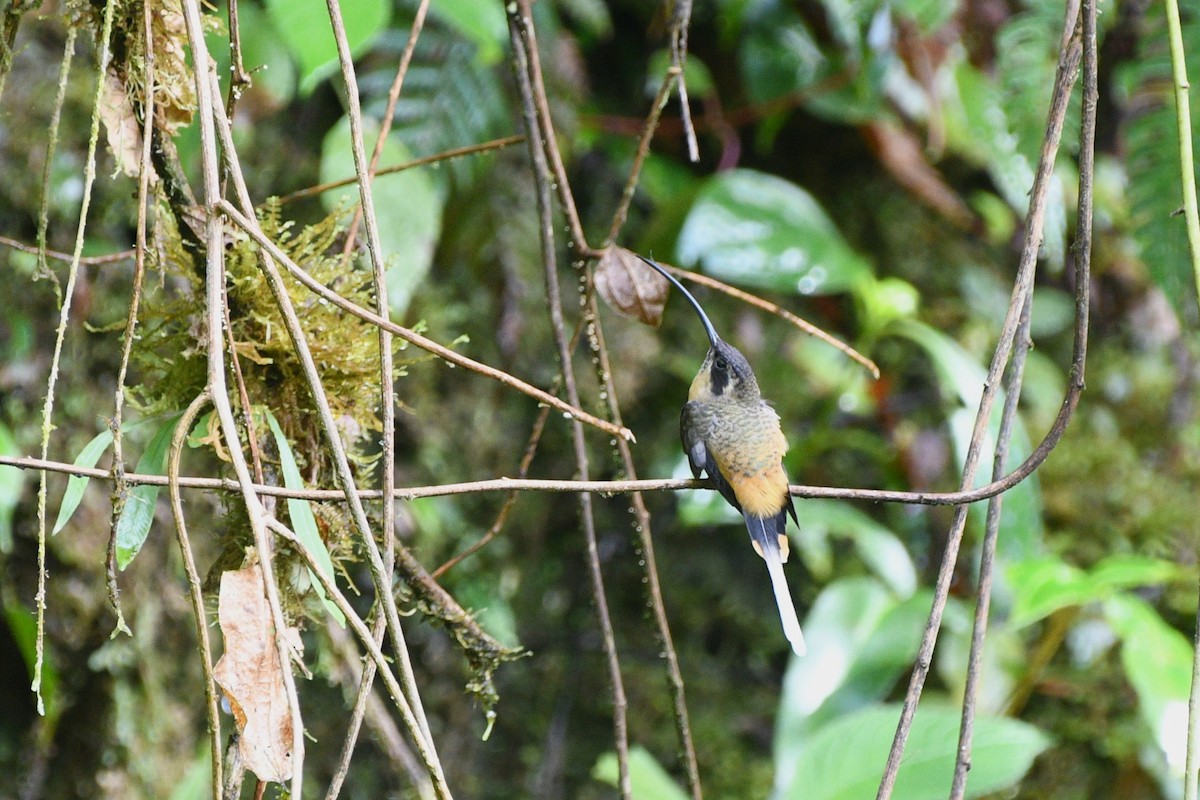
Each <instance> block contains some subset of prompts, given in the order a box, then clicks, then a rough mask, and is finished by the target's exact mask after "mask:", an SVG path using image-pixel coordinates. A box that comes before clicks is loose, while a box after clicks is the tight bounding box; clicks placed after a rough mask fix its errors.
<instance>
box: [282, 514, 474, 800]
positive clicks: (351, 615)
mask: <svg viewBox="0 0 1200 800" xmlns="http://www.w3.org/2000/svg"><path fill="white" fill-rule="evenodd" d="M267 525H268V527H270V528H271V530H273V531H274V532H275V533H277V534H278V535H279V536H281V537H282V538H283V539H285V540H286V541H287V542H288V543H289V544H290V545H291V546H292V548H293V549H294V550H295V551H296V552H297V553H299V554H300V556H301V557H302V558H303V559H304V561H305V563H306V564H307V565H308V568H309V569H310V570H311V571H312V574H313V575H315V576H316V578H317V580H318V581H319V582H320V584H321V586H323V587H324V588H325V594H326V595H327V596H328V597H329V599H330V600H332V601H333V604H334V605H336V606H337V607H338V609H339V610H340V611H341V612H342V614H343V615H344V616H345V617H346V623H347V624H348V625H349V626H350V628H351V630H353V631H354V635H355V636H357V637H358V640H359V642H360V643H361V644H362V645H363V647H364V648H365V649H366V651H367V653H368V655H370V657H371V659H372V661H373V662H374V663H375V665H376V667H378V668H379V674H380V676H381V677H382V678H383V685H384V686H385V687H386V688H387V691H388V694H389V695H390V696H391V698H392V702H393V703H394V704H395V706H396V708H397V709H398V710H399V711H400V716H401V717H403V719H404V724H405V727H407V728H408V730H409V731H410V732H412V731H414V730H417V731H419V730H420V724H419V723H418V722H417V719H416V717H415V716H414V714H413V709H412V706H410V705H409V704H408V700H407V699H406V697H405V693H404V691H403V690H402V689H401V688H400V684H399V683H397V682H396V676H394V675H393V674H392V672H391V670H390V669H388V666H387V659H386V658H385V656H384V655H383V651H382V650H380V649H379V646H378V645H377V644H375V640H374V638H372V636H371V631H370V630H368V629H367V626H366V623H364V622H363V621H362V617H360V616H358V613H357V612H356V611H355V610H354V607H353V606H351V605H350V602H349V601H348V600H346V595H344V594H342V590H341V589H339V588H338V586H337V584H336V583H334V581H333V578H331V577H330V576H329V575H327V574H326V573H325V568H324V567H323V566H321V564H320V563H319V562H318V561H317V559H316V558H315V557H314V556H313V554H312V553H311V552H310V551H309V550H308V548H307V547H305V546H304V543H303V542H301V541H300V540H299V539H297V538H296V534H295V533H293V532H292V531H291V530H290V529H289V528H288V527H287V526H286V525H284V524H283V523H282V522H280V521H279V520H277V519H268V520H267ZM413 739H414V741H415V742H416V745H417V752H418V753H419V754H420V755H421V760H422V761H423V762H424V763H425V768H426V769H427V770H428V771H429V774H430V777H431V778H432V779H433V786H434V789H435V790H436V791H437V796H438V797H439V798H441V800H449V798H450V789H449V787H447V786H446V779H445V778H444V777H443V776H442V774H441V766H440V764H441V762H439V761H438V759H437V754H436V753H434V752H433V751H432V750H431V749H430V748H429V746H428V743H427V742H426V741H425V738H424V737H422V736H415V737H413Z"/></svg>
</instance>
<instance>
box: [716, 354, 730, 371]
mask: <svg viewBox="0 0 1200 800" xmlns="http://www.w3.org/2000/svg"><path fill="white" fill-rule="evenodd" d="M716 364H717V369H725V368H726V367H728V366H729V362H727V361H726V360H725V359H724V358H722V357H721V356H717V361H716Z"/></svg>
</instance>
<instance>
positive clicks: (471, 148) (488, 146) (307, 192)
mask: <svg viewBox="0 0 1200 800" xmlns="http://www.w3.org/2000/svg"><path fill="white" fill-rule="evenodd" d="M523 141H525V137H524V136H520V135H518V136H504V137H502V138H500V139H492V140H491V141H489V142H482V143H481V144H469V145H466V146H464V147H455V148H454V149H452V150H443V151H442V152H440V153H434V154H433V155H431V156H422V157H420V158H414V159H413V160H412V161H405V162H404V163H403V164H396V165H394V166H391V167H384V168H383V169H381V170H376V171H375V173H374V174H375V177H377V178H378V177H382V176H383V175H391V174H393V173H396V172H403V171H404V170H406V169H412V168H413V167H423V166H425V165H426V164H437V163H440V162H442V161H450V160H451V159H455V158H462V157H463V156H473V155H478V154H480V153H487V152H490V151H492V150H503V149H504V148H505V147H510V146H512V145H514V144H520V143H521V142H523ZM356 183H358V176H357V175H355V176H354V177H352V178H342V179H341V180H337V181H330V182H329V183H321V184H318V185H316V186H309V187H308V188H307V189H300V190H298V191H295V192H292V193H291V194H285V195H283V196H282V197H280V198H279V202H280V203H281V204H284V203H290V202H292V201H293V200H301V199H303V198H305V197H316V196H317V195H319V194H323V193H325V192H331V191H333V190H334V189H341V188H342V187H343V186H352V185H354V184H356ZM0 241H3V240H0Z"/></svg>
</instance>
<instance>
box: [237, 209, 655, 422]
mask: <svg viewBox="0 0 1200 800" xmlns="http://www.w3.org/2000/svg"><path fill="white" fill-rule="evenodd" d="M220 209H221V212H222V213H223V214H225V215H226V216H228V217H229V218H230V219H231V220H233V221H234V222H235V223H237V225H238V226H239V227H240V228H241V229H242V230H244V231H245V232H246V233H247V234H248V235H249V236H250V238H251V239H253V240H254V241H256V242H258V244H259V246H260V247H262V248H263V249H264V250H265V251H266V252H267V253H269V254H270V256H271V258H273V259H274V260H276V261H278V262H279V263H280V264H282V265H283V266H284V267H285V268H286V269H287V271H288V272H290V273H291V274H292V276H294V277H295V278H296V280H298V281H300V283H302V284H304V285H305V286H306V287H308V288H309V289H311V290H312V291H313V292H315V293H316V294H318V295H320V296H321V297H324V298H325V299H326V300H328V301H329V302H331V303H333V304H334V305H336V306H337V307H339V308H341V309H343V310H345V311H348V312H350V313H351V314H353V315H354V316H356V317H358V318H359V319H362V320H365V321H367V322H370V323H371V324H372V325H377V326H379V327H381V328H385V329H386V330H388V331H390V332H391V333H394V334H396V335H397V336H399V337H400V338H401V339H404V340H405V341H406V342H409V343H410V344H414V345H416V346H417V347H419V348H421V349H422V350H425V351H427V352H430V353H433V354H434V355H435V356H438V357H439V358H441V359H442V360H444V361H448V362H450V363H451V364H455V365H457V366H460V367H464V368H466V369H468V370H470V371H472V372H477V373H479V374H480V375H485V376H487V377H489V378H492V379H493V380H497V381H499V382H500V383H503V384H504V385H506V386H510V387H512V388H513V389H516V390H517V391H519V392H522V393H524V394H527V395H529V396H530V397H532V398H534V399H535V400H538V401H539V402H542V403H545V404H546V405H548V406H553V407H554V408H556V409H558V410H559V411H561V412H563V413H564V414H567V415H569V416H571V417H573V418H575V419H577V420H579V421H580V422H586V423H587V424H589V425H591V426H593V427H596V428H599V429H601V430H602V431H604V432H605V433H608V434H611V435H613V436H620V437H622V438H625V439H629V440H630V441H634V436H633V432H632V431H630V430H629V429H628V428H620V427H617V426H616V425H613V424H612V423H611V422H608V421H607V420H603V419H600V418H599V417H597V416H595V415H593V414H589V413H588V412H586V411H584V410H582V409H579V408H576V407H574V406H572V405H569V404H567V403H564V402H563V401H562V400H559V399H558V398H557V397H555V396H554V395H552V394H550V393H549V392H545V391H543V390H541V389H538V388H537V387H535V386H531V385H530V384H528V383H526V382H525V381H523V380H521V379H520V378H515V377H513V376H512V375H510V374H508V373H507V372H505V371H503V370H500V369H496V368H495V367H490V366H488V365H487V364H483V363H481V362H479V361H476V360H474V359H472V358H468V357H467V356H464V355H461V354H459V353H456V352H455V351H453V350H451V349H450V348H448V347H445V346H444V345H440V344H438V343H437V342H435V341H433V340H432V339H428V338H426V337H424V336H422V335H421V334H419V333H417V332H415V331H413V330H410V329H408V328H405V327H404V326H402V325H397V324H396V323H394V322H392V321H391V320H388V319H384V318H383V317H381V316H379V315H378V314H376V313H374V312H372V311H368V310H367V309H365V308H363V307H362V306H359V305H357V304H355V303H352V302H350V301H349V300H347V299H346V298H344V297H342V296H341V295H340V294H338V293H337V292H335V291H333V290H332V289H329V288H328V287H326V286H323V285H322V284H320V283H319V282H317V281H315V280H313V278H312V277H311V276H310V275H309V274H308V273H307V272H305V271H304V270H302V269H301V268H300V267H298V266H297V265H296V263H295V262H294V261H292V260H291V259H290V258H288V256H287V254H286V253H284V252H283V251H282V250H280V249H279V247H278V245H276V244H275V243H274V242H272V241H271V240H270V239H269V238H268V237H267V236H266V235H265V234H264V233H263V232H262V229H261V228H259V226H258V225H257V223H255V222H254V221H253V220H251V219H250V218H249V217H247V216H245V215H244V214H242V213H241V212H239V211H238V210H237V209H236V208H234V207H233V206H232V205H230V204H229V203H228V202H226V201H221V203H220Z"/></svg>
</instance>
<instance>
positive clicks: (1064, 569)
mask: <svg viewBox="0 0 1200 800" xmlns="http://www.w3.org/2000/svg"><path fill="white" fill-rule="evenodd" d="M1006 574H1007V576H1008V580H1009V582H1010V583H1011V585H1012V589H1013V594H1014V595H1015V598H1014V605H1013V609H1012V614H1011V616H1010V617H1009V623H1010V624H1011V625H1012V626H1013V627H1014V628H1021V627H1024V626H1026V625H1031V624H1033V623H1034V622H1037V621H1038V620H1041V619H1044V618H1045V617H1047V616H1049V615H1050V614H1052V613H1054V612H1055V611H1058V610H1059V609H1062V608H1069V607H1072V606H1082V605H1086V604H1088V603H1094V602H1097V601H1100V600H1106V599H1108V598H1110V597H1112V596H1114V595H1115V594H1116V593H1117V592H1118V591H1120V590H1121V589H1130V588H1133V587H1137V586H1151V585H1157V584H1161V583H1166V582H1169V581H1175V580H1180V579H1183V578H1186V576H1187V572H1186V570H1185V569H1184V568H1183V567H1181V566H1180V565H1178V564H1174V563H1172V562H1169V561H1162V560H1160V559H1155V558H1148V557H1146V556H1138V555H1132V554H1123V555H1113V556H1109V557H1108V558H1106V559H1104V560H1103V561H1101V562H1100V563H1099V564H1097V565H1096V566H1095V567H1094V568H1093V569H1092V570H1091V571H1090V572H1084V571H1083V570H1081V569H1079V568H1078V567H1074V566H1071V565H1070V564H1068V563H1066V562H1065V561H1062V560H1061V559H1059V558H1058V557H1056V556H1049V557H1046V558H1041V559H1030V560H1027V561H1019V562H1016V563H1013V564H1011V565H1010V566H1009V567H1008V570H1007V573H1006Z"/></svg>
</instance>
